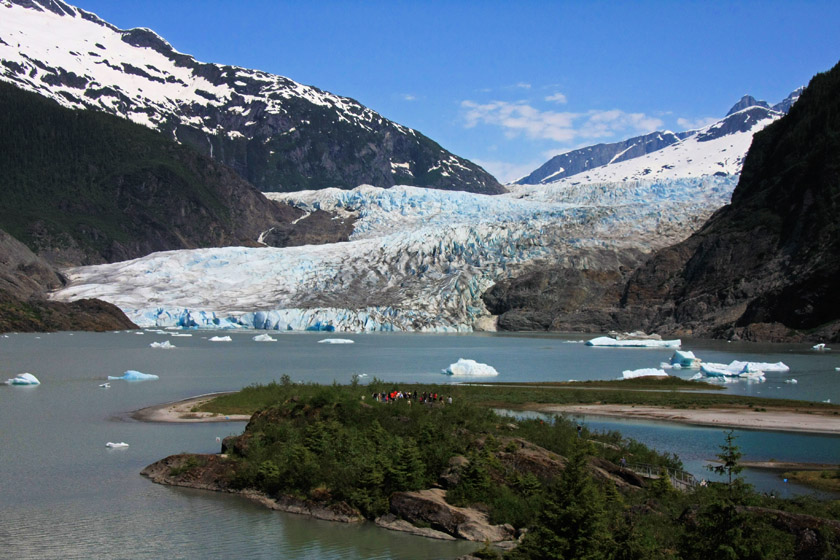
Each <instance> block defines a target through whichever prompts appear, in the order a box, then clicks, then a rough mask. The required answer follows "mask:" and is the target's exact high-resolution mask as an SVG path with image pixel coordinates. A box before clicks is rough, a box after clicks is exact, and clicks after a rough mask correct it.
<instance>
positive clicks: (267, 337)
mask: <svg viewBox="0 0 840 560" xmlns="http://www.w3.org/2000/svg"><path fill="white" fill-rule="evenodd" d="M228 338H230V337H228ZM251 340H255V341H257V342H277V339H276V338H271V335H270V334H258V335H257V336H255V337H254V338H252V339H251Z"/></svg>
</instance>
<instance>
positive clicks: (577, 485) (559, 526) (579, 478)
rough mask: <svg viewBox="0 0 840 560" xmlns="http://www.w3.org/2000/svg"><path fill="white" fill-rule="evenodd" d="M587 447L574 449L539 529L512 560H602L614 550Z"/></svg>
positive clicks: (602, 500)
mask: <svg viewBox="0 0 840 560" xmlns="http://www.w3.org/2000/svg"><path fill="white" fill-rule="evenodd" d="M585 452H586V447H585V445H584V444H582V443H579V444H577V445H576V446H575V448H574V449H573V451H572V454H571V456H570V457H569V460H568V462H567V463H566V468H565V470H564V471H563V475H562V476H561V477H560V480H559V482H557V483H555V485H554V487H553V489H552V490H553V491H551V494H550V495H549V496H547V497H546V500H545V505H544V508H543V510H542V512H541V513H540V516H539V519H538V521H537V525H536V527H534V528H533V530H531V531H530V532H529V533H528V534H527V536H526V537H525V539H524V540H523V542H522V544H521V545H520V546H519V547H518V548H516V549H515V550H514V551H513V552H512V554H511V556H510V557H511V558H516V559H518V558H523V559H524V558H545V559H557V560H561V559H562V560H572V559H575V560H584V559H593V560H594V559H602V558H605V557H607V556H609V554H610V553H611V551H612V546H611V544H612V537H611V535H610V533H609V531H608V529H607V523H606V522H607V515H606V511H605V501H604V495H603V493H602V492H601V490H600V489H599V488H598V487H597V486H596V484H595V482H594V481H593V480H592V476H591V475H590V474H589V470H588V468H587V460H586V453H585Z"/></svg>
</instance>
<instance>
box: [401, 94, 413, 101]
mask: <svg viewBox="0 0 840 560" xmlns="http://www.w3.org/2000/svg"><path fill="white" fill-rule="evenodd" d="M402 98H403V101H415V100H416V99H417V96H416V95H412V94H410V93H404V94H402Z"/></svg>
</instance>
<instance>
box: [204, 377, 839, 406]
mask: <svg viewBox="0 0 840 560" xmlns="http://www.w3.org/2000/svg"><path fill="white" fill-rule="evenodd" d="M286 383H288V384H291V380H289V379H288V378H286ZM378 383H380V384H379V385H377V386H385V385H384V384H381V382H378ZM281 386H282V382H281V385H273V386H272V385H269V386H266V387H247V388H245V389H243V390H241V391H239V392H237V393H232V394H229V395H224V396H220V397H217V398H216V399H214V400H212V401H210V402H208V403H207V404H205V405H202V406H201V407H200V410H202V411H205V412H215V413H218V414H253V413H254V412H255V411H257V410H259V409H262V408H264V407H266V406H268V405H269V404H272V403H274V402H277V401H278V399H282V397H283V395H284V394H285V393H284V392H283V389H282V387H281ZM401 388H402V389H403V390H407V391H415V390H419V391H420V392H421V393H422V392H423V391H432V392H435V393H439V394H443V395H447V396H450V395H451V396H452V398H453V399H454V400H455V401H456V402H463V401H466V402H470V403H473V404H479V405H485V406H492V407H496V408H506V409H511V410H522V409H528V408H534V407H535V406H537V407H538V406H539V405H552V404H557V405H562V404H595V403H600V404H623V405H651V406H665V407H673V408H709V407H735V408H738V407H740V408H744V409H748V408H752V409H754V410H755V409H759V408H760V409H767V410H772V409H777V408H785V409H792V410H799V411H828V412H840V405H836V404H830V403H818V402H808V401H794V400H787V399H769V398H760V397H747V396H740V395H721V394H716V393H715V392H709V393H705V392H700V391H706V390H708V391H716V390H717V389H718V387H717V386H715V385H711V384H709V383H698V382H696V381H685V380H679V379H672V378H669V379H663V380H655V379H647V380H646V379H642V378H639V379H628V380H620V381H585V382H568V383H505V384H497V383H486V384H482V385H469V384H460V385H404V386H402V387H401ZM359 390H360V391H362V392H363V391H364V390H365V389H364V388H363V387H362V386H360V389H359ZM373 391H374V389H373V385H371V386H370V389H369V392H373Z"/></svg>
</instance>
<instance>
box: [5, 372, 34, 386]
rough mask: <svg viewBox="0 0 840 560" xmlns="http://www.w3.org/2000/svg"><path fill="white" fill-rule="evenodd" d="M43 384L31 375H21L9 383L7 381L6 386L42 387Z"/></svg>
mask: <svg viewBox="0 0 840 560" xmlns="http://www.w3.org/2000/svg"><path fill="white" fill-rule="evenodd" d="M40 384H41V382H40V381H38V378H37V377H35V376H34V375H32V374H31V373H21V374H19V375H17V376H15V377H13V378H11V379H9V380H8V381H6V385H40Z"/></svg>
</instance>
